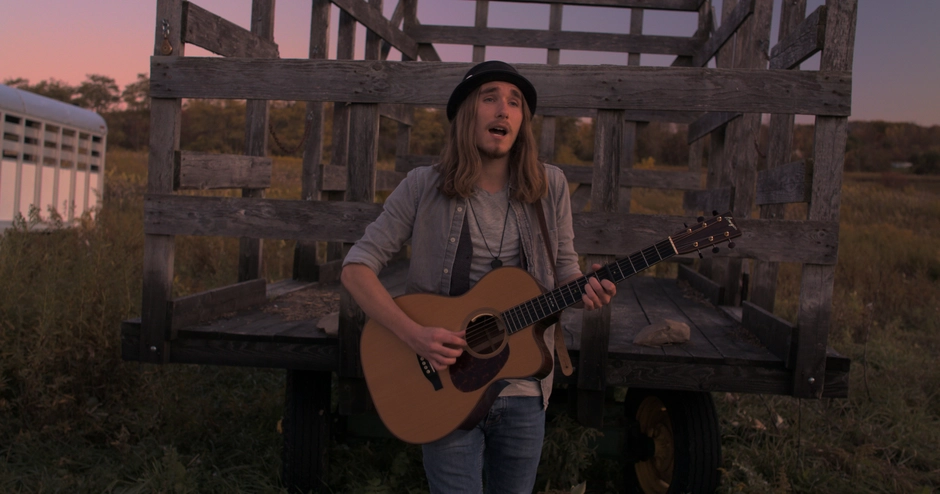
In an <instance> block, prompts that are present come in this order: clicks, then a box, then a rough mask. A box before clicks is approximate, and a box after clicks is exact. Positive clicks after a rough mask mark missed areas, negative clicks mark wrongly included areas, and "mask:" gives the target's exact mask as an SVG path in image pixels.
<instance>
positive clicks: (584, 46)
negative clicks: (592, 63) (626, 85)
mask: <svg viewBox="0 0 940 494" xmlns="http://www.w3.org/2000/svg"><path fill="white" fill-rule="evenodd" d="M408 34H410V35H411V36H412V37H413V38H414V39H415V40H417V41H418V42H419V43H443V44H448V45H488V46H509V47H523V48H547V49H552V50H583V51H601V52H614V53H651V54H657V55H685V56H691V55H693V54H694V53H696V49H697V47H698V46H699V45H700V44H701V42H702V40H696V39H694V38H683V37H678V36H652V35H642V34H640V35H637V34H610V33H591V32H576V31H545V30H539V29H508V28H495V27H482V28H481V27H464V26H434V25H421V26H418V27H415V28H414V29H412V30H410V31H409V32H408Z"/></svg>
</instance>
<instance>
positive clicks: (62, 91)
mask: <svg viewBox="0 0 940 494" xmlns="http://www.w3.org/2000/svg"><path fill="white" fill-rule="evenodd" d="M3 83H4V84H6V85H7V86H10V87H15V88H17V89H22V90H24V91H29V92H31V93H35V94H38V95H40V96H45V97H47V98H52V99H54V100H58V101H63V102H65V103H74V102H73V101H72V100H73V99H75V95H76V93H77V92H78V89H77V88H75V87H74V86H69V85H68V84H66V83H64V82H62V81H60V80H56V79H52V78H50V79H49V80H46V81H39V82H38V83H37V84H35V85H30V83H29V79H24V78H22V77H17V78H15V79H14V78H10V79H6V80H4V81H3Z"/></svg>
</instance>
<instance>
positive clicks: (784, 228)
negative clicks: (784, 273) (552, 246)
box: [573, 212, 839, 265]
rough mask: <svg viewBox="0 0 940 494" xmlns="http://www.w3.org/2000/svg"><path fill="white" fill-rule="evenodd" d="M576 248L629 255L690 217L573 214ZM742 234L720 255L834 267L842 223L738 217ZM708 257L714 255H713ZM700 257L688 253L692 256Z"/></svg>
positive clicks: (674, 230)
mask: <svg viewBox="0 0 940 494" xmlns="http://www.w3.org/2000/svg"><path fill="white" fill-rule="evenodd" d="M573 216H574V229H575V250H576V251H577V252H579V253H581V254H586V253H598V254H611V255H625V254H629V253H631V252H635V251H637V250H640V249H642V248H646V247H649V246H650V245H653V244H654V243H656V242H658V241H660V240H663V239H665V238H666V237H667V236H669V235H673V234H675V233H676V232H678V231H681V230H682V229H683V223H689V222H690V218H685V217H682V216H661V215H645V214H627V215H624V214H612V213H596V212H591V213H575V214H574V215H573ZM734 221H735V224H736V225H738V227H739V228H740V229H741V231H742V232H744V234H743V235H742V236H741V237H740V238H737V239H735V241H734V242H735V248H734V249H729V248H727V247H726V246H723V247H720V249H721V254H720V256H726V257H731V258H749V259H763V260H768V261H775V262H813V263H816V264H826V265H834V264H835V262H836V252H837V245H838V235H839V225H838V224H837V223H835V222H832V221H789V220H782V221H777V220H772V221H771V220H754V219H740V218H735V219H734ZM709 253H710V252H709ZM694 255H696V254H689V256H694Z"/></svg>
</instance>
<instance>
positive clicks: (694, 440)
mask: <svg viewBox="0 0 940 494" xmlns="http://www.w3.org/2000/svg"><path fill="white" fill-rule="evenodd" d="M624 408H625V414H626V420H627V428H626V436H625V440H624V452H625V457H626V465H625V468H624V473H625V480H626V491H627V492H634V493H646V494H672V493H680V492H714V491H715V489H716V488H717V487H718V480H719V477H720V472H719V470H718V469H719V467H720V466H721V434H720V433H719V430H718V416H717V414H716V413H715V404H714V402H712V397H711V394H709V393H701V392H691V391H665V390H658V389H638V388H631V389H630V390H629V391H628V392H627V397H626V401H625V403H624Z"/></svg>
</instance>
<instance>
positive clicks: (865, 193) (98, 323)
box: [0, 151, 940, 493]
mask: <svg viewBox="0 0 940 494" xmlns="http://www.w3.org/2000/svg"><path fill="white" fill-rule="evenodd" d="M145 163H146V156H145V155H144V154H141V153H129V152H121V151H109V153H108V170H107V173H108V176H107V179H106V192H105V196H104V197H103V204H104V206H103V208H102V209H101V211H100V212H98V215H97V218H96V219H94V220H92V219H90V218H83V219H82V221H81V222H80V223H79V224H78V225H77V226H75V227H74V228H68V229H64V228H56V227H55V225H50V228H48V229H46V230H44V231H40V230H39V228H38V225H29V224H25V223H24V224H22V225H20V227H19V228H17V229H14V230H10V231H7V232H6V233H5V234H4V235H3V236H2V238H0V492H24V493H25V492H281V488H280V486H279V471H280V448H281V438H280V436H279V433H278V420H279V418H280V416H281V413H282V403H283V387H284V376H283V372H282V371H276V370H264V369H240V368H224V367H211V366H194V365H170V366H150V365H141V364H136V363H127V362H123V361H121V359H120V330H119V325H120V322H121V321H122V320H124V319H128V318H131V317H136V316H137V315H139V313H140V294H141V271H142V269H141V260H142V258H143V251H142V250H143V249H142V245H143V233H142V227H141V221H142V216H143V212H142V199H141V197H142V194H143V191H144V188H145V183H146V179H145V176H146V166H145ZM299 176H300V163H299V160H291V159H283V160H276V161H275V169H274V179H273V181H274V182H273V185H272V187H271V189H269V190H268V191H267V196H268V197H272V198H295V197H297V196H298V195H299V191H298V190H299V186H298V183H299ZM864 178H865V180H853V179H852V178H851V177H850V178H848V179H847V180H846V182H845V186H844V188H843V207H842V215H841V222H840V251H839V263H838V265H837V269H836V278H835V290H834V303H833V321H832V328H831V333H830V344H831V346H833V347H834V348H835V349H836V350H837V351H839V352H841V353H843V354H845V355H847V356H848V357H850V358H851V359H852V361H853V365H852V371H851V376H850V397H849V398H848V399H839V400H829V399H825V400H819V401H812V400H796V399H793V398H787V397H778V396H760V395H746V394H719V395H716V403H717V406H718V407H719V417H720V420H721V427H722V433H723V438H722V443H723V449H724V465H723V468H724V478H723V483H722V486H721V488H720V491H721V492H723V493H738V492H744V493H764V492H780V493H783V492H837V493H840V492H842V493H856V492H861V493H888V492H910V493H921V492H924V493H926V492H935V491H936V490H937V488H938V486H940V366H938V365H936V363H935V362H936V361H937V360H938V357H940V335H938V329H940V328H938V324H940V323H938V321H940V312H938V310H940V309H938V307H940V300H938V294H940V287H938V278H940V250H938V247H937V246H938V245H940V242H938V241H940V238H938V237H940V187H935V186H934V185H936V184H934V185H931V184H930V183H924V182H908V183H905V182H904V181H899V180H896V179H892V180H890V181H885V180H880V179H879V178H878V177H874V178H872V177H864ZM677 197H678V196H677V195H675V194H664V193H662V192H659V191H651V190H649V191H648V190H637V191H634V194H633V197H632V200H633V201H632V202H633V204H632V208H633V210H634V211H636V212H656V213H667V214H681V209H679V208H681V201H680V200H679V199H677ZM792 213H793V214H794V216H791V217H794V218H796V217H798V215H799V214H800V213H801V211H800V210H799V208H796V209H795V210H794V211H792ZM803 214H805V213H803ZM264 249H265V250H264V252H265V258H264V264H265V269H266V277H267V278H268V279H269V280H272V281H273V280H277V279H281V278H285V277H288V276H289V273H290V263H291V258H292V250H293V244H292V243H290V242H276V241H266V242H265V248H264ZM237 251H238V244H237V240H236V239H221V238H211V237H210V238H207V237H199V238H196V237H178V238H177V240H176V266H175V273H176V278H175V279H174V294H175V295H176V296H179V295H184V294H187V293H194V292H198V291H201V290H205V289H209V288H213V287H216V286H221V285H224V284H228V283H231V282H233V281H235V279H236V277H237V265H236V258H237ZM799 278H800V268H799V266H797V265H784V266H782V268H781V272H780V278H779V292H778V301H777V312H778V314H780V315H781V316H783V317H787V318H789V319H791V320H793V319H794V318H795V315H796V312H797V308H798V293H799ZM566 419H567V418H566V417H565V416H564V415H558V416H557V417H555V418H554V419H553V421H552V423H551V425H550V430H549V432H548V434H547V436H546V437H547V439H548V440H547V446H546V455H545V458H544V461H543V468H542V470H541V471H540V476H539V484H538V486H539V488H540V489H547V488H549V487H551V488H554V489H558V488H562V489H566V490H567V488H568V487H569V486H570V485H572V484H576V483H578V482H581V481H586V482H587V487H588V491H589V492H615V491H616V489H617V485H618V482H619V477H618V476H619V472H618V469H617V466H616V464H615V463H614V459H612V458H610V457H609V456H605V455H602V454H600V453H599V452H598V451H597V450H595V449H593V447H594V445H595V444H597V442H598V441H604V440H610V439H611V438H603V437H598V436H596V434H593V433H592V432H590V431H586V430H584V429H582V428H579V427H578V426H577V425H575V424H573V423H571V422H570V421H568V420H566ZM331 455H332V457H331V458H332V461H331V473H330V483H331V485H332V486H333V488H334V489H335V491H336V492H421V491H423V490H424V489H425V487H424V483H423V480H422V470H421V467H420V456H419V451H418V450H417V449H416V448H414V447H411V446H405V445H402V444H400V443H397V442H394V441H386V440H381V439H375V440H368V441H365V440H348V441H345V442H340V443H337V444H336V445H335V446H334V448H333V449H332V451H331Z"/></svg>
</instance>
